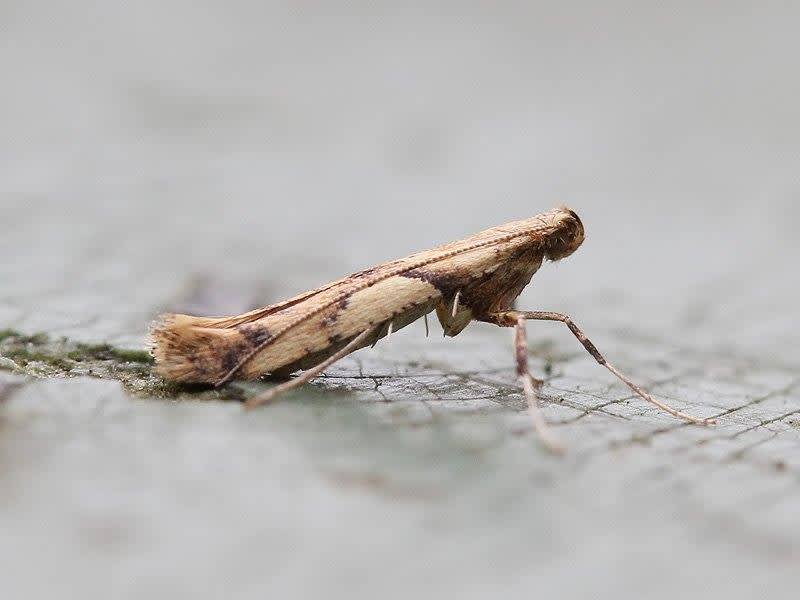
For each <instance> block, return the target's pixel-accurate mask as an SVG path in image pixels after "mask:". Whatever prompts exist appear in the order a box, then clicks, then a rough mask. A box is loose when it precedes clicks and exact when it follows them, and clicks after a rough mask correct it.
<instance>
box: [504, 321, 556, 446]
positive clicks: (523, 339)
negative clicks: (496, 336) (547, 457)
mask: <svg viewBox="0 0 800 600" xmlns="http://www.w3.org/2000/svg"><path fill="white" fill-rule="evenodd" d="M514 354H515V356H516V359H517V378H518V379H519V382H520V383H521V384H522V389H523V390H524V391H525V399H526V400H527V401H528V412H529V413H530V415H531V420H532V421H533V428H534V429H535V430H536V433H538V434H539V439H540V440H541V441H542V443H543V444H544V445H545V446H546V447H547V449H548V450H550V451H551V452H553V453H555V454H563V452H564V450H565V448H564V446H563V445H562V444H561V442H560V441H559V440H558V438H557V437H556V436H555V435H554V434H553V431H552V430H551V429H550V426H549V425H548V424H547V421H545V420H544V416H543V415H542V411H541V409H540V408H539V397H538V396H539V395H538V391H539V389H540V388H541V387H542V381H541V380H539V379H534V378H533V377H532V376H531V374H530V371H529V370H528V338H527V336H526V335H525V318H524V317H519V318H518V319H517V323H516V325H515V326H514Z"/></svg>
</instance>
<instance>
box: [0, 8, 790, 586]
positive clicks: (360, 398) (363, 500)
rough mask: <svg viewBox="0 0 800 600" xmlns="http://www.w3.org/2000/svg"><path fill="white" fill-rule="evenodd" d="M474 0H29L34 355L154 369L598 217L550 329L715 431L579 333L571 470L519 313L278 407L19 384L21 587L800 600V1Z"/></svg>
mask: <svg viewBox="0 0 800 600" xmlns="http://www.w3.org/2000/svg"><path fill="white" fill-rule="evenodd" d="M392 4H393V3H387V5H388V6H391V5H392ZM477 6H483V7H484V8H476V7H472V8H469V7H467V6H465V5H464V4H463V3H459V4H458V8H457V9H456V8H454V9H453V10H451V11H439V12H438V13H437V14H435V15H434V14H432V13H433V12H434V11H433V10H432V9H430V8H422V9H420V10H412V9H410V8H409V9H405V10H403V11H401V12H398V13H394V12H393V11H391V10H389V9H382V10H375V11H374V12H370V13H368V14H367V13H365V12H361V13H360V14H358V13H357V11H355V9H353V12H352V13H350V14H347V15H335V16H334V15H323V14H322V13H323V12H324V10H323V8H322V7H320V6H314V7H311V6H308V7H307V8H305V9H303V10H291V11H290V10H286V11H284V10H283V9H265V8H262V7H261V3H257V2H234V3H230V2H227V3H222V2H220V3H216V4H215V3H209V2H196V1H195V2H167V3H164V2H158V3H156V2H137V3H128V4H115V3H102V4H100V5H94V4H89V3H86V4H82V3H74V2H73V3H64V4H63V6H62V5H61V4H59V3H49V4H46V5H44V4H43V5H37V4H36V3H29V2H21V1H19V2H13V1H6V2H2V3H0V78H1V80H2V90H3V91H2V94H0V130H2V132H3V135H2V136H0V203H2V204H1V205H0V206H1V207H2V217H1V218H0V256H1V257H2V260H1V261H0V329H4V328H13V329H16V330H20V331H22V332H25V333H34V332H39V331H44V332H47V333H49V334H50V335H51V336H52V337H53V338H57V337H58V336H68V337H69V338H70V339H72V340H76V341H87V342H101V341H102V342H109V343H112V344H115V345H118V346H121V347H126V348H137V347H141V346H142V344H143V340H144V333H145V329H146V325H147V322H148V320H149V319H151V318H152V317H153V316H154V315H155V314H156V313H158V312H159V311H161V310H163V309H166V308H169V309H182V310H188V311H196V312H212V313H228V312H233V313H235V312H239V311H241V310H244V309H247V308H250V307H252V306H256V305H261V304H266V303H268V302H270V301H273V300H276V299H279V298H281V297H285V296H288V295H290V294H292V293H295V292H297V291H300V290H302V289H304V288H306V287H312V286H315V285H317V284H319V283H321V282H324V281H326V280H328V279H332V278H335V277H338V276H341V275H344V274H346V273H348V272H350V271H353V270H356V269H359V268H363V267H366V266H369V265H370V264H372V263H375V262H378V261H381V260H385V259H388V258H393V257H395V256H401V255H404V254H407V253H408V252H410V251H413V250H418V249H421V248H424V247H427V246H431V245H434V244H436V243H440V242H444V241H448V240H450V239H454V238H458V237H461V236H463V235H465V234H469V233H473V232H475V231H477V230H479V229H482V228H484V227H487V226H490V225H495V224H498V223H502V222H504V221H507V220H510V219H513V218H521V217H526V216H530V215H532V214H534V213H536V212H539V211H541V210H543V209H547V208H550V207H551V206H552V205H554V204H558V203H561V202H568V203H569V204H570V205H572V206H573V208H575V209H576V210H577V211H578V212H579V214H580V215H581V217H582V218H583V220H584V223H585V224H586V229H587V241H586V243H585V244H584V246H583V247H582V248H581V250H580V251H579V252H578V253H576V254H575V255H574V256H573V257H572V258H570V259H568V260H566V261H564V263H562V264H561V265H559V266H557V267H553V266H545V267H543V269H542V271H541V272H540V273H539V274H538V275H537V276H536V277H535V279H534V285H533V286H531V288H529V289H528V291H526V292H525V293H524V294H523V296H522V298H521V300H520V306H522V307H525V308H531V309H551V310H563V311H567V312H569V313H571V314H572V315H573V316H574V318H575V319H576V320H577V321H578V322H579V323H580V324H582V325H583V326H584V327H585V329H586V330H587V331H588V332H589V334H590V337H592V338H593V339H594V341H595V342H596V343H597V345H598V346H599V347H600V348H601V350H603V351H604V352H605V353H606V354H607V355H609V356H610V357H611V358H612V360H615V361H616V362H617V363H618V364H619V366H620V367H622V368H623V369H624V370H627V371H628V372H629V373H630V374H631V375H632V376H633V377H634V378H635V379H636V380H637V381H640V382H642V383H644V384H646V385H647V387H649V389H651V390H652V391H653V392H655V393H656V394H657V395H658V397H660V398H662V399H665V400H669V401H670V402H672V403H674V404H675V405H676V406H678V407H679V408H682V409H685V410H687V411H689V412H692V413H694V414H698V415H703V416H707V415H720V418H719V421H720V423H719V425H717V426H716V427H714V428H712V429H702V428H698V427H688V426H684V425H683V424H682V423H680V422H677V421H675V420H673V419H672V418H670V417H669V416H667V415H664V414H661V413H659V412H657V411H656V410H653V409H652V408H651V407H650V406H648V405H646V404H643V403H642V401H640V400H638V399H632V398H631V396H630V394H628V392H627V391H626V390H625V389H624V388H623V387H621V386H620V385H619V384H618V383H617V382H615V381H614V380H613V379H612V378H611V376H610V374H608V373H607V372H606V371H605V370H603V369H601V368H600V367H599V366H597V365H596V364H594V363H593V362H592V360H591V358H590V357H589V356H588V355H586V354H585V353H584V352H583V351H582V349H581V348H580V346H579V345H578V344H577V342H576V341H575V340H574V339H573V338H572V337H571V336H570V335H569V333H568V332H567V331H566V329H565V328H564V327H563V326H560V325H558V324H532V325H531V326H530V328H529V336H530V338H531V340H532V343H533V344H534V356H533V358H532V364H533V366H534V367H535V369H536V372H537V373H539V374H541V373H543V372H544V367H545V364H546V363H548V362H549V363H550V364H551V365H552V375H551V376H550V377H549V378H548V384H547V386H546V388H545V395H546V398H547V402H546V404H545V406H544V411H545V413H546V416H547V418H548V419H549V420H550V421H552V422H553V423H554V424H555V427H556V431H557V433H558V434H559V435H560V436H561V437H562V438H563V439H564V440H565V441H566V442H568V444H569V447H570V450H571V451H570V453H569V454H568V456H567V457H566V458H564V459H556V458H553V457H551V456H548V455H546V454H545V453H543V452H542V451H541V450H540V448H539V447H538V446H537V445H536V443H535V439H534V438H533V437H532V436H531V435H530V432H529V428H528V421H527V419H526V416H525V414H524V413H523V412H521V408H522V406H523V401H522V398H521V396H520V393H519V390H518V388H517V386H516V385H515V384H514V381H513V375H512V370H511V364H512V355H511V351H510V337H511V335H510V332H508V331H504V330H501V329H498V328H494V327H491V326H486V325H484V326H481V325H474V326H471V327H470V328H469V329H467V330H466V331H465V332H464V333H463V334H461V335H460V336H458V337H457V338H455V339H447V340H443V339H442V338H441V337H440V335H441V334H440V329H439V328H438V326H433V327H432V335H431V338H430V339H425V337H424V327H423V326H422V324H419V325H412V326H411V327H409V328H407V329H406V330H404V331H402V332H400V333H398V334H397V335H396V336H393V337H392V338H391V339H390V340H388V341H386V342H381V343H380V344H379V346H378V347H377V348H375V349H374V350H373V351H363V352H360V353H359V354H357V355H356V356H354V357H352V358H350V359H348V360H345V361H343V362H342V363H340V364H339V365H337V366H336V367H334V368H332V369H331V370H330V371H329V372H328V374H327V375H328V377H327V378H326V379H323V380H321V381H320V382H319V383H318V384H317V385H315V386H312V387H309V388H307V389H305V390H302V391H299V392H296V393H294V394H293V395H292V396H291V397H287V398H286V399H285V400H284V401H283V402H282V403H279V404H277V405H275V406H273V407H270V408H268V409H266V410H260V411H257V412H253V413H243V412H242V411H241V410H240V406H239V405H238V404H236V403H233V402H218V401H199V400H196V399H192V397H191V395H183V396H180V397H179V399H178V400H177V401H176V400H172V399H171V400H163V399H156V398H147V397H142V396H141V395H135V396H131V395H130V394H129V393H128V392H126V391H125V389H129V388H123V387H122V386H121V385H120V383H119V382H117V381H114V380H99V379H92V378H89V377H73V378H67V379H65V378H43V379H37V378H34V377H30V376H26V375H24V374H20V373H19V371H13V370H1V371H0V403H1V405H0V531H2V532H3V534H2V536H0V565H2V568H0V572H2V586H3V589H4V597H6V596H7V597H9V598H12V597H14V598H17V597H19V598H23V597H24V598H36V597H56V596H58V597H64V596H66V595H74V596H76V597H82V598H108V597H115V598H141V597H159V598H160V597H165V598H169V597H172V598H174V597H187V596H190V595H191V596H193V597H208V598H216V597H225V598H265V597H271V598H298V597H312V596H314V597H320V596H323V595H324V596H334V597H343V598H344V597H376V596H380V597H384V598H394V597H398V598H399V597H403V598H413V597H417V596H425V597H428V596H434V595H436V596H439V597H451V596H453V597H455V596H456V595H457V596H458V597H462V598H471V597H487V596H488V595H489V594H490V593H497V592H500V591H502V592H509V593H513V594H515V595H516V596H518V597H522V595H523V594H525V597H532V596H533V595H537V596H541V597H553V598H573V597H574V598H579V597H587V596H588V595H592V596H613V597H616V598H627V597H631V598H640V597H648V598H653V597H664V598H676V597H683V596H684V595H685V594H686V593H688V592H698V593H699V592H702V593H703V594H705V595H706V596H707V597H720V598H726V599H727V598H732V597H733V598H739V597H742V598H745V597H754V596H755V595H758V596H760V597H779V596H794V595H796V593H797V589H798V581H799V580H800V576H799V575H798V572H797V565H798V559H800V519H799V518H798V498H799V497H800V369H799V368H798V367H799V366H800V358H798V355H797V347H798V343H800V327H798V325H799V323H798V310H797V306H798V302H799V301H800V297H799V296H800V286H799V285H798V279H797V272H796V271H797V267H796V262H797V257H798V251H799V250H800V242H798V236H797V234H796V229H797V223H798V219H799V218H800V208H798V206H800V179H799V176H798V173H800V141H799V139H800V138H799V136H800V119H798V116H797V115H798V113H797V98H798V95H799V94H800V83H798V82H800V79H798V78H797V77H796V72H797V56H798V52H800V43H798V38H797V35H796V34H797V23H798V19H799V18H800V11H798V10H796V9H795V10H794V11H793V12H789V11H788V10H786V9H785V8H781V7H782V6H784V5H782V4H777V3H776V4H774V5H772V4H769V3H768V4H759V5H758V6H756V5H755V4H753V3H714V7H713V8H712V7H711V3H708V4H706V5H705V8H703V7H698V6H697V3H689V2H687V3H674V2H673V3H665V6H664V7H662V8H652V7H651V8H644V7H643V6H642V4H641V3H634V2H631V3H611V4H609V3H602V4H597V5H596V7H593V5H589V3H585V4H583V3H581V4H577V3H559V7H560V8H558V9H555V8H553V6H552V3H543V4H534V3H520V7H517V8H515V9H508V8H505V9H504V8H500V7H497V6H492V7H491V8H490V7H489V5H488V4H479V5H477ZM522 7H525V8H522ZM364 10H366V8H364ZM0 368H3V369H13V368H14V365H13V364H10V363H9V359H8V358H7V357H6V358H3V359H0ZM256 388H258V386H254V387H253V388H252V389H253V390H255V389H256Z"/></svg>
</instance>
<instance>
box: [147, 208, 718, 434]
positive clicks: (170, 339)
mask: <svg viewBox="0 0 800 600" xmlns="http://www.w3.org/2000/svg"><path fill="white" fill-rule="evenodd" d="M583 239H584V229H583V224H582V223H581V220H580V219H579V218H578V215H576V214H575V212H573V211H572V210H570V209H568V208H557V209H554V210H551V211H549V212H546V213H543V214H540V215H537V216H535V217H531V218H530V219H524V220H521V221H512V222H511V223H506V224H505V225H500V226H498V227H492V228H491V229H486V230H485V231H482V232H480V233H477V234H475V235H473V236H471V237H468V238H465V239H463V240H460V241H457V242H452V243H449V244H445V245H443V246H439V247H438V248H434V249H432V250H426V251H424V252H418V253H416V254H412V255H410V256H407V257H405V258H401V259H398V260H394V261H391V262H387V263H383V264H380V265H377V266H375V267H373V268H371V269H366V270H364V271H360V272H358V273H353V274H352V275H350V276H348V277H345V278H343V279H339V280H338V281H334V282H331V283H329V284H327V285H324V286H322V287H320V288H317V289H316V290H312V291H309V292H305V293H303V294H300V295H299V296H295V297H294V298H290V299H289V300H286V301H284V302H279V303H278V304H273V305H270V306H267V307H264V308H261V309H258V310H254V311H252V312H249V313H245V314H243V315H238V316H234V317H215V318H212V317H192V316H188V315H164V316H163V317H162V318H161V320H160V321H159V323H158V324H157V325H156V326H155V327H154V328H153V331H152V339H153V353H154V355H155V358H156V364H157V366H156V370H157V372H158V373H159V374H160V375H162V376H163V377H165V378H167V379H170V380H173V381H180V382H202V383H212V384H215V385H222V384H224V383H227V382H228V381H230V380H231V379H234V378H243V379H254V378H257V377H260V376H262V375H266V374H271V375H274V376H285V375H288V374H290V373H292V372H294V371H298V370H306V371H305V372H304V373H303V375H301V376H300V377H297V378H295V379H293V380H291V381H289V382H287V383H284V384H281V385H278V386H276V387H274V388H272V389H271V390H269V391H268V392H266V393H265V394H262V395H260V396H256V397H255V398H252V399H250V400H249V401H248V402H247V405H248V406H255V405H258V404H263V403H264V402H267V401H269V400H271V399H272V398H274V397H275V396H276V395H277V394H279V393H281V392H283V391H286V390H287V389H290V388H292V387H295V386H297V385H300V384H302V383H305V382H306V381H308V380H310V379H312V378H313V377H315V376H316V375H318V374H319V373H320V372H322V370H323V369H324V368H326V367H327V366H329V365H330V364H332V363H333V362H335V361H336V360H338V359H339V358H341V357H342V356H345V355H347V354H349V353H351V352H353V351H355V350H358V349H359V348H363V347H364V346H368V345H371V344H374V343H375V342H376V341H377V340H378V339H380V338H382V337H384V336H386V335H388V334H390V333H391V332H392V331H397V330H398V329H401V328H402V327H405V326H406V325H408V324H409V323H411V322H413V321H415V320H417V319H419V318H421V317H423V316H426V315H427V314H428V313H429V312H432V311H434V310H435V311H436V314H437V316H438V318H439V321H440V322H441V324H442V327H443V329H444V332H445V335H448V336H455V335H458V333H460V332H461V331H462V330H463V329H464V328H465V327H466V326H467V325H468V324H469V323H470V322H471V321H484V322H487V323H494V324H496V325H499V326H501V327H515V328H516V331H517V332H516V337H515V344H516V359H517V375H518V376H519V379H520V383H521V384H522V386H523V389H524V391H525V394H526V396H527V398H528V403H529V407H530V410H531V415H532V416H533V419H534V425H535V427H536V429H537V430H538V431H539V432H540V434H541V435H542V439H543V441H544V442H545V443H546V444H547V445H548V446H549V447H550V448H551V449H556V450H557V449H559V448H560V446H559V445H558V443H557V442H556V441H555V440H554V439H553V438H552V436H551V434H550V433H549V430H548V429H547V428H546V425H545V422H544V421H543V419H542V418H541V415H540V413H539V411H538V406H537V400H536V391H537V390H538V388H539V387H540V386H541V382H540V381H538V380H536V379H534V378H532V377H531V376H530V374H529V373H528V366H527V356H528V352H527V344H526V341H525V321H526V320H551V321H561V322H563V323H565V324H566V325H567V326H568V327H569V328H570V330H571V331H572V332H573V334H574V335H575V336H576V337H577V338H578V339H579V340H580V342H581V343H582V344H583V345H584V347H585V348H586V349H587V350H588V351H589V352H590V353H591V355H592V356H593V357H594V358H595V359H596V360H597V361H598V362H599V363H600V364H602V365H603V366H605V367H606V368H608V369H609V370H610V371H612V372H613V373H614V374H615V375H617V377H619V378H620V379H621V380H622V381H624V382H625V383H626V384H627V385H628V386H629V387H630V388H631V389H633V390H634V391H635V392H636V393H637V394H639V395H640V396H642V397H643V398H644V399H646V400H648V401H649V402H652V403H654V404H656V405H658V406H659V407H661V408H662V409H664V410H666V411H667V412H669V413H670V414H673V415H675V416H676V417H680V418H684V419H687V420H689V421H692V422H696V423H702V424H708V423H710V422H711V421H710V420H702V419H696V418H694V417H691V416H689V415H686V414H683V413H680V412H679V411H677V410H675V409H673V408H671V407H669V406H666V405H664V404H662V403H661V402H659V401H657V400H655V399H654V398H652V397H651V396H650V395H649V394H648V393H647V392H645V391H644V390H642V389H641V388H639V387H638V386H636V385H635V384H634V383H632V382H631V381H630V380H629V379H628V378H627V377H625V376H624V375H623V374H622V373H620V372H619V371H618V370H617V369H616V368H615V367H614V366H613V365H611V364H610V363H608V361H606V360H605V358H603V356H602V355H601V354H600V353H599V352H598V351H597V349H596V348H595V346H594V345H593V344H592V343H591V342H590V341H589V340H588V339H587V338H586V336H585V335H584V334H583V332H581V330H580V329H579V328H578V327H577V326H576V325H575V324H574V322H573V321H572V320H571V319H570V318H569V317H567V316H566V315H563V314H560V313H552V312H530V311H516V310H513V303H514V300H515V299H516V298H517V296H519V294H520V293H521V292H522V290H523V289H524V288H525V286H526V285H528V283H529V282H530V280H531V277H532V276H533V274H534V273H536V271H537V270H538V269H539V267H541V265H542V262H543V261H544V260H545V259H547V260H553V261H554V260H559V259H561V258H564V257H566V256H569V255H570V254H572V253H573V252H574V251H575V250H576V249H577V248H578V247H579V246H580V245H581V243H582V242H583ZM426 324H427V322H426Z"/></svg>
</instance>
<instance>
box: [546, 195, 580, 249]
mask: <svg viewBox="0 0 800 600" xmlns="http://www.w3.org/2000/svg"><path fill="white" fill-rule="evenodd" d="M550 216H551V222H552V230H551V231H550V232H549V233H548V234H547V236H546V237H545V238H544V241H543V249H544V255H545V257H546V258H547V259H548V260H561V259H562V258H566V257H567V256H569V255H570V254H572V253H573V252H575V250H577V249H578V247H579V246H580V245H581V244H582V243H583V240H584V238H585V237H586V234H585V233H584V230H583V223H581V220H580V218H579V217H578V215H577V214H575V211H574V210H571V209H569V208H567V207H566V206H562V207H561V208H557V209H556V210H554V211H553V212H551V213H550Z"/></svg>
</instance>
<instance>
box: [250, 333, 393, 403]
mask: <svg viewBox="0 0 800 600" xmlns="http://www.w3.org/2000/svg"><path fill="white" fill-rule="evenodd" d="M381 327H383V324H382V323H381V324H380V325H377V326H375V327H371V328H369V329H366V330H364V331H362V332H361V333H359V334H358V335H357V336H356V337H354V338H353V339H352V340H350V342H349V343H348V344H347V345H346V346H345V347H344V348H342V349H341V350H339V351H338V352H336V353H335V354H332V355H331V356H329V357H328V358H326V359H325V360H323V361H322V362H321V363H319V364H318V365H316V366H314V367H312V368H310V369H308V370H307V371H303V373H302V374H301V375H299V376H297V377H295V378H294V379H292V380H291V381H287V382H286V383H282V384H280V385H276V386H275V387H274V388H272V389H269V390H267V391H266V392H264V393H263V394H259V395H257V396H253V397H252V398H250V399H249V400H247V401H246V402H245V403H244V406H245V408H255V407H256V406H261V405H262V404H267V403H268V402H271V401H272V400H274V399H275V397H276V396H279V395H280V394H283V393H284V392H288V391H289V390H291V389H294V388H296V387H299V386H301V385H303V384H304V383H308V382H309V381H311V380H312V379H314V378H315V377H316V376H317V375H319V374H320V373H322V372H323V371H324V370H325V369H327V368H328V367H330V366H331V365H332V364H333V363H335V362H336V361H338V360H340V359H342V358H344V357H345V356H347V355H348V354H350V353H351V352H353V351H354V350H355V349H357V348H358V346H359V344H360V343H361V342H363V341H364V340H365V339H366V338H367V337H369V336H370V335H372V334H374V333H375V332H376V331H378V329H379V328H381Z"/></svg>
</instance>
